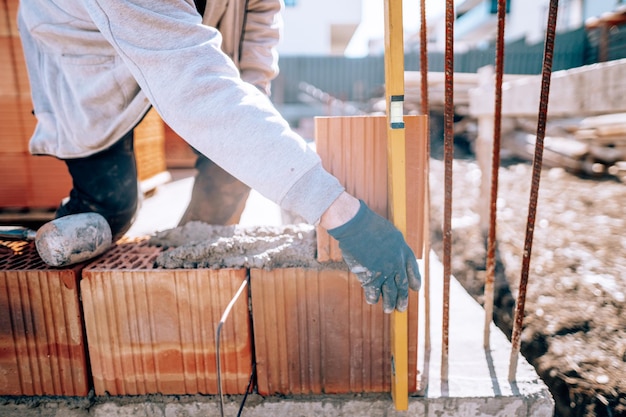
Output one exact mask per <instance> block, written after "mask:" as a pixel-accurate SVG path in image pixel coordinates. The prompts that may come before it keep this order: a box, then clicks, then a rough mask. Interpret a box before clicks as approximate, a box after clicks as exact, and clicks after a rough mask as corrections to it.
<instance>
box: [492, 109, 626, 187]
mask: <svg viewBox="0 0 626 417" xmlns="http://www.w3.org/2000/svg"><path fill="white" fill-rule="evenodd" d="M555 124H557V125H558V124H559V122H556V123H555ZM518 126H519V127H521V129H518V130H516V131H515V132H514V133H513V135H512V137H511V138H509V140H507V141H506V142H505V145H504V146H505V147H506V148H507V149H508V150H509V151H511V152H512V153H513V154H514V155H515V156H518V157H521V158H524V159H528V160H532V158H533V156H534V153H535V138H536V128H535V131H534V132H533V133H530V132H531V131H530V130H529V126H530V124H524V123H521V125H518ZM511 139H512V140H511ZM543 165H544V166H546V167H562V168H564V169H566V170H568V171H570V172H574V173H577V174H586V175H592V176H604V175H612V176H615V177H617V178H619V179H621V180H622V181H625V180H626V113H616V114H606V115H601V116H593V117H587V118H584V119H581V120H577V121H576V123H575V124H573V123H572V122H571V121H570V123H569V125H568V124H563V123H561V124H560V125H559V126H558V127H557V128H555V127H554V126H552V128H551V126H550V123H548V127H547V129H546V136H545V139H544V151H543Z"/></svg>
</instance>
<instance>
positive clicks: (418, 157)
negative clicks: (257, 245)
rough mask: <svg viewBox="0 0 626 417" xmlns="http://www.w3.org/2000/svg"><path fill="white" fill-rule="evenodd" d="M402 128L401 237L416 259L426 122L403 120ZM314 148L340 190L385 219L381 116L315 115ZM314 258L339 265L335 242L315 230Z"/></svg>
mask: <svg viewBox="0 0 626 417" xmlns="http://www.w3.org/2000/svg"><path fill="white" fill-rule="evenodd" d="M404 121H405V125H406V128H405V129H406V132H405V138H406V173H407V176H406V183H407V190H406V201H407V204H406V207H407V230H406V236H405V237H406V239H407V242H408V243H409V245H410V246H411V247H412V248H413V250H414V252H415V255H416V256H417V257H418V258H421V256H422V245H423V229H424V228H423V219H424V217H423V216H424V184H425V163H426V141H427V140H428V134H427V132H428V122H427V117H426V116H404ZM315 144H316V149H317V153H318V154H319V155H320V157H321V159H322V163H323V165H324V167H325V168H326V169H327V170H328V171H329V172H331V173H332V174H334V175H335V176H336V177H337V178H338V179H339V181H340V182H341V183H342V184H343V185H344V186H345V187H346V190H347V191H348V192H350V193H352V194H353V195H355V196H356V197H358V198H361V199H363V200H364V201H365V202H366V203H367V204H368V205H369V206H370V207H371V208H372V209H373V210H374V211H376V212H377V213H378V214H380V215H381V216H384V217H387V218H389V207H388V197H387V194H388V184H387V181H388V173H387V119H386V117H385V116H349V117H348V116H346V117H316V118H315ZM317 236H318V237H317V239H318V247H317V251H318V260H319V261H320V262H327V261H331V260H332V261H341V260H342V257H341V250H340V249H339V247H338V245H337V242H336V241H335V240H334V239H333V238H332V237H330V235H328V233H327V232H326V231H325V230H324V229H323V228H321V227H318V230H317Z"/></svg>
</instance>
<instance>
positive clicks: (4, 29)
mask: <svg viewBox="0 0 626 417" xmlns="http://www.w3.org/2000/svg"><path fill="white" fill-rule="evenodd" d="M19 3H20V2H19V0H1V1H0V18H1V19H2V20H0V34H1V35H2V36H9V35H10V36H19V32H18V31H17V7H18V5H19Z"/></svg>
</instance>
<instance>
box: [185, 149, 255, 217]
mask: <svg viewBox="0 0 626 417" xmlns="http://www.w3.org/2000/svg"><path fill="white" fill-rule="evenodd" d="M196 169H197V170H198V172H197V174H196V177H195V181H194V184H193V189H192V191H191V201H190V202H189V206H187V210H186V211H185V214H184V215H183V217H182V219H181V220H180V223H179V225H181V226H182V225H184V224H186V223H188V222H190V221H201V222H204V223H208V224H215V225H231V224H237V223H239V220H240V218H241V213H242V212H243V209H244V208H245V206H246V201H247V199H248V195H249V194H250V187H248V186H247V185H246V184H244V183H243V182H241V181H239V180H238V179H237V178H235V177H233V176H232V175H230V174H229V173H228V172H226V171H224V170H223V169H222V168H221V167H220V166H218V165H217V164H216V163H214V162H213V161H211V160H210V159H208V158H207V157H205V156H204V155H201V154H199V155H198V160H197V161H196Z"/></svg>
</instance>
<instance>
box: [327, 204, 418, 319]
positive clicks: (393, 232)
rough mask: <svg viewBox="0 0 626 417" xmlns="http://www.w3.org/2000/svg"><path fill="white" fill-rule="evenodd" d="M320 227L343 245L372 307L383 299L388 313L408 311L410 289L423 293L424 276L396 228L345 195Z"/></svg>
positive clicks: (349, 262)
mask: <svg viewBox="0 0 626 417" xmlns="http://www.w3.org/2000/svg"><path fill="white" fill-rule="evenodd" d="M320 226H322V227H324V228H326V229H327V230H328V233H329V234H330V235H331V236H333V237H334V238H335V239H337V241H338V242H339V248H340V249H341V251H342V254H343V258H344V260H345V261H346V264H348V267H349V268H350V270H351V271H352V272H353V273H354V274H355V275H356V276H357V278H358V279H359V281H360V282H361V286H362V287H363V291H364V293H365V300H366V301H367V302H368V303H369V304H376V303H377V302H378V300H379V298H380V296H381V295H382V297H383V308H384V310H385V312H386V313H391V312H392V311H393V310H394V309H397V310H399V311H404V310H406V308H407V306H408V303H409V288H410V289H412V290H415V291H417V290H419V288H420V284H421V281H420V274H419V269H418V267H417V260H416V258H415V255H414V254H413V251H412V250H411V248H410V247H409V246H408V245H407V243H406V241H405V240H404V237H403V236H402V233H400V231H399V230H398V229H396V227H395V226H394V225H393V224H391V223H390V222H389V221H388V220H387V219H385V218H383V217H381V216H379V215H378V214H376V213H374V212H373V211H372V210H370V209H369V207H367V205H366V204H365V203H364V202H363V201H359V200H357V199H356V198H354V197H353V196H351V195H350V194H348V193H346V192H344V193H343V194H341V195H340V196H339V198H337V200H335V201H334V202H333V204H332V205H331V206H330V207H329V208H328V210H326V212H324V214H323V215H322V217H321V219H320Z"/></svg>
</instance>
